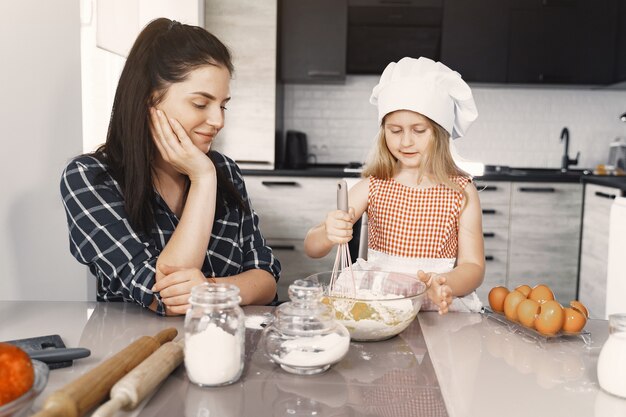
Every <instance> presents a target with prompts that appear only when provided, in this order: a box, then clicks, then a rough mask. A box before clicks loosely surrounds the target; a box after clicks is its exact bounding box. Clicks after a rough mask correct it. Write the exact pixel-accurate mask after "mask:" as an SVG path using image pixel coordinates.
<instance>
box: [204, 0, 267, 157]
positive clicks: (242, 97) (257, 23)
mask: <svg viewBox="0 0 626 417" xmlns="http://www.w3.org/2000/svg"><path fill="white" fill-rule="evenodd" d="M277 7H278V6H277V0H267V1H262V2H253V1H247V0H229V1H223V0H206V3H205V12H206V17H205V27H206V28H207V30H208V31H210V32H211V33H213V34H215V35H216V36H217V37H218V38H219V39H220V40H221V41H222V42H224V43H225V44H226V45H227V46H228V48H229V50H230V52H231V55H232V60H233V65H234V67H235V72H234V74H233V79H232V81H231V85H230V93H231V97H233V99H232V100H231V101H230V102H229V103H228V105H227V106H226V107H227V108H228V110H226V112H225V118H226V121H225V125H224V128H223V129H222V130H221V131H220V133H219V135H218V136H217V138H216V141H215V143H214V145H212V146H213V149H216V150H218V151H221V152H223V153H225V154H226V155H228V156H229V157H231V158H233V159H234V160H235V161H237V163H238V164H239V165H240V166H241V167H242V168H256V169H273V168H274V137H275V135H276V127H275V125H276V121H275V119H276V117H275V116H276V53H277V48H276V32H277V25H278V23H277ZM233 22H237V24H233ZM243 27H245V30H244V29H243Z"/></svg>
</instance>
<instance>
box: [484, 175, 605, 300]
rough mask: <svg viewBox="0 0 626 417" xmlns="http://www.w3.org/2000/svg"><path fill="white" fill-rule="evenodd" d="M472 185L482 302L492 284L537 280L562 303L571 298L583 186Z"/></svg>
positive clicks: (574, 282)
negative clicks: (479, 224) (479, 216)
mask: <svg viewBox="0 0 626 417" xmlns="http://www.w3.org/2000/svg"><path fill="white" fill-rule="evenodd" d="M476 188H477V189H478V191H479V197H480V204H481V208H482V211H483V236H484V240H485V280H484V281H483V284H482V285H481V286H480V287H479V288H478V289H477V290H476V293H477V294H478V296H479V297H480V299H481V301H482V302H483V303H487V302H488V300H487V295H488V293H489V290H490V289H491V288H493V287H494V286H497V285H503V286H505V287H507V288H509V289H513V288H515V287H517V286H518V285H521V284H528V285H531V286H534V285H536V284H540V283H544V284H547V285H549V286H550V288H552V290H553V291H554V292H555V295H556V296H557V299H558V300H559V301H561V302H562V303H569V301H570V300H573V299H575V298H576V279H577V275H578V274H577V271H578V249H579V234H580V222H581V207H582V186H581V185H580V184H571V183H539V182H508V181H491V182H489V181H481V180H478V181H477V182H476ZM605 268H606V267H605Z"/></svg>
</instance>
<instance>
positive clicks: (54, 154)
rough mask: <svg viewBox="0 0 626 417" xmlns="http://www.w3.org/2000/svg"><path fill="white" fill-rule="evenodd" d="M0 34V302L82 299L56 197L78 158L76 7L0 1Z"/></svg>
mask: <svg viewBox="0 0 626 417" xmlns="http://www.w3.org/2000/svg"><path fill="white" fill-rule="evenodd" d="M0 33H1V36H0V52H1V53H2V65H1V66H0V79H1V80H2V82H1V85H2V100H1V102H0V125H1V126H2V140H1V143H2V145H3V146H2V150H1V151H0V154H1V155H2V156H1V157H0V158H1V163H0V173H1V174H0V175H2V179H3V185H2V198H1V199H0V230H2V234H0V299H1V300H84V299H87V271H86V268H85V267H83V266H81V265H80V264H78V262H76V260H74V258H73V257H72V256H71V255H70V253H69V243H68V234H67V225H66V221H65V213H64V211H63V207H62V204H61V198H60V193H59V179H60V174H61V171H62V169H63V167H64V165H65V163H66V162H67V161H68V160H69V158H71V157H72V156H74V155H77V154H79V153H80V152H81V151H82V135H81V90H80V83H81V77H80V18H79V1H78V0H54V1H37V2H20V1H2V2H1V3H0Z"/></svg>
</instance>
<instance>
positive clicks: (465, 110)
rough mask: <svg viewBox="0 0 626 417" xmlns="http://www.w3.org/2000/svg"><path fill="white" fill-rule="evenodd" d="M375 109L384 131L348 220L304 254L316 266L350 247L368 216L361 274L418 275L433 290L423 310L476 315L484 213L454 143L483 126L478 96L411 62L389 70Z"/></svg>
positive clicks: (332, 224)
mask: <svg viewBox="0 0 626 417" xmlns="http://www.w3.org/2000/svg"><path fill="white" fill-rule="evenodd" d="M370 103H371V104H374V105H375V106H377V108H378V120H377V122H378V124H379V126H380V130H379V133H378V136H377V138H376V144H375V146H374V147H373V149H372V151H371V154H370V157H369V159H368V162H367V163H366V165H365V168H364V171H363V177H364V178H363V179H362V180H361V181H360V182H358V183H357V184H356V185H354V186H353V187H352V189H351V190H350V193H349V199H348V200H349V201H350V205H351V207H350V210H349V212H348V213H345V212H343V211H340V210H333V211H331V212H330V213H328V214H327V215H326V218H325V220H324V221H323V222H322V223H320V224H319V225H317V226H314V227H313V228H311V229H310V230H309V232H308V233H307V236H306V238H305V242H304V244H305V252H306V253H307V254H308V255H309V256H311V257H313V258H319V257H322V256H325V255H326V254H327V253H328V252H330V250H331V248H332V247H333V246H334V245H337V244H344V243H347V242H348V241H350V240H351V239H352V228H353V224H354V223H355V222H356V221H357V220H358V219H359V218H360V217H361V216H362V214H363V213H365V212H367V216H368V219H369V247H368V255H367V261H366V262H367V265H366V266H365V267H364V269H379V270H383V271H390V272H400V273H406V274H411V275H414V276H415V275H418V277H419V278H420V279H421V280H422V281H423V282H425V283H427V285H428V290H427V294H428V297H427V299H426V300H425V302H424V305H423V308H424V309H427V310H438V311H439V312H440V313H442V314H443V313H446V312H448V310H458V311H479V310H480V308H481V306H482V304H481V303H480V301H479V300H478V297H477V296H476V294H475V293H474V290H475V289H476V288H477V287H478V286H479V285H480V284H481V283H482V280H483V276H484V269H485V257H484V243H483V234H482V230H481V217H482V213H481V209H480V203H479V201H478V193H477V191H476V187H475V186H474V185H473V184H472V180H471V177H470V176H469V175H468V174H467V173H465V172H463V171H462V170H461V169H459V168H458V167H457V166H456V164H455V163H454V160H453V159H452V155H451V152H450V138H452V139H456V138H459V137H461V136H463V135H464V134H465V133H466V131H467V129H468V128H469V126H470V125H471V124H472V123H473V122H474V120H476V118H477V117H478V112H477V110H476V106H475V103H474V100H473V97H472V92H471V89H470V88H469V86H468V85H467V84H466V83H465V82H464V81H463V79H462V78H461V76H460V75H459V74H458V73H457V72H455V71H453V70H451V69H450V68H448V67H446V66H445V65H443V64H442V63H440V62H435V61H432V60H430V59H428V58H424V57H420V58H418V59H415V58H408V57H407V58H402V59H401V60H399V61H398V62H392V63H390V64H389V65H388V66H387V67H386V68H385V70H384V71H383V73H382V75H381V77H380V81H379V83H378V85H376V86H375V87H374V89H373V90H372V95H371V97H370Z"/></svg>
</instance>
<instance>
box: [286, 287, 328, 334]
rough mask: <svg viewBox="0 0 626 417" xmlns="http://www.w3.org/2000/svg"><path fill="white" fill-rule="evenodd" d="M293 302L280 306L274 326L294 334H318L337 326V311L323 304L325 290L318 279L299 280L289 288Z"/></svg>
mask: <svg viewBox="0 0 626 417" xmlns="http://www.w3.org/2000/svg"><path fill="white" fill-rule="evenodd" d="M288 294H289V298H290V299H291V301H289V302H286V303H283V304H281V305H279V306H278V307H277V308H276V310H275V312H274V315H275V320H274V325H275V326H276V327H277V328H279V329H280V330H281V331H284V332H290V333H293V334H317V333H320V332H323V331H326V330H328V329H331V328H334V327H335V326H336V321H335V311H334V310H333V308H332V307H331V306H330V305H328V304H325V303H323V302H322V300H323V294H324V292H323V289H322V286H321V285H320V284H319V282H318V281H317V279H316V278H313V279H310V278H307V279H299V280H296V281H294V283H293V284H291V285H290V286H289V290H288Z"/></svg>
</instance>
